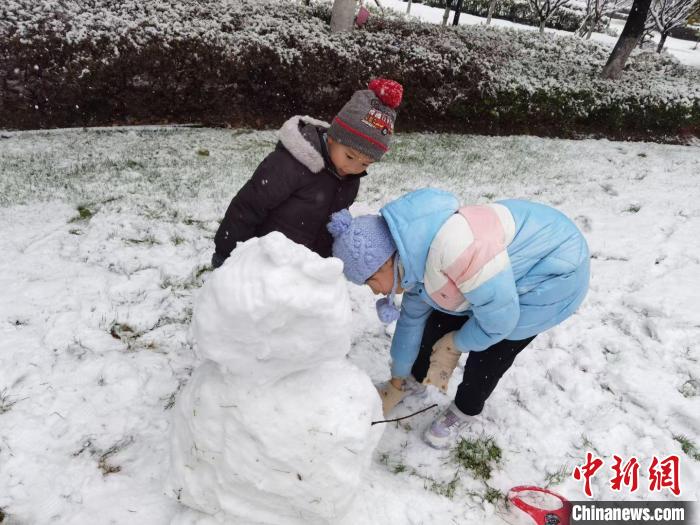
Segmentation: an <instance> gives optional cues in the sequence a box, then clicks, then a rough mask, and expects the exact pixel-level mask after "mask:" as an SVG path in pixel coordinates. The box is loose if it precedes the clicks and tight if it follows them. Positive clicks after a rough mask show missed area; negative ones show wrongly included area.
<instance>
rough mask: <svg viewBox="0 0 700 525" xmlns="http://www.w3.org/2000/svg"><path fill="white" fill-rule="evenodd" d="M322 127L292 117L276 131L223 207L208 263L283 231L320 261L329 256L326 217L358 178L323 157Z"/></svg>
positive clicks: (344, 203)
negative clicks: (263, 154)
mask: <svg viewBox="0 0 700 525" xmlns="http://www.w3.org/2000/svg"><path fill="white" fill-rule="evenodd" d="M327 127H328V125H327V124H326V123H324V122H321V121H317V120H314V119H311V118H309V117H293V118H291V119H290V120H288V121H287V122H286V123H285V124H284V125H283V126H282V128H281V129H280V133H279V136H280V142H279V143H278V144H277V147H276V148H275V151H273V152H272V153H270V154H269V155H268V156H267V157H266V158H265V159H264V160H263V161H262V163H261V164H260V165H259V166H258V168H257V169H256V170H255V173H253V176H252V177H251V178H250V179H249V180H248V182H246V183H245V185H244V186H243V187H242V188H241V189H240V190H239V192H238V193H237V194H236V196H235V197H234V198H233V200H232V201H231V204H229V207H228V210H226V215H225V216H224V220H223V221H222V222H221V225H220V226H219V230H218V231H217V232H216V237H215V238H214V242H215V243H216V253H215V255H214V258H213V259H214V260H215V261H216V260H218V261H219V263H221V262H223V260H224V259H225V258H226V257H228V256H229V255H230V254H231V251H232V250H233V249H234V248H235V247H236V244H237V243H239V242H243V241H247V240H248V239H250V238H252V237H262V236H264V235H266V234H268V233H270V232H272V231H278V232H281V233H283V234H284V235H285V236H286V237H287V238H289V239H291V240H292V241H294V242H296V243H299V244H303V245H304V246H306V247H307V248H309V249H311V250H313V251H314V252H316V253H318V254H319V255H320V256H321V257H330V256H331V248H332V244H333V239H332V237H331V235H330V233H328V230H326V224H327V223H328V221H329V220H330V215H331V214H332V213H335V212H336V211H339V210H342V209H344V208H347V207H349V206H350V205H351V204H352V203H353V202H354V200H355V197H356V196H357V191H358V189H359V186H360V178H361V177H362V176H364V175H366V173H362V174H360V175H350V176H345V177H342V176H340V175H338V173H336V171H335V168H334V167H333V164H332V163H331V161H330V159H329V157H328V151H327V149H326V144H325V141H324V139H323V133H324V132H325V131H326V129H327Z"/></svg>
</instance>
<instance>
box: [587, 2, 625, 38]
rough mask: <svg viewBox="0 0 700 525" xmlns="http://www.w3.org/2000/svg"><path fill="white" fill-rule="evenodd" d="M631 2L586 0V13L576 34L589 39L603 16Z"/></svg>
mask: <svg viewBox="0 0 700 525" xmlns="http://www.w3.org/2000/svg"><path fill="white" fill-rule="evenodd" d="M631 3H632V0H586V15H585V16H584V18H583V21H582V22H581V26H580V27H579V28H578V30H577V33H578V36H580V37H585V38H586V40H588V39H590V38H591V35H592V34H593V31H595V29H596V28H597V27H599V26H600V22H601V20H603V18H604V17H606V16H610V15H612V14H613V13H615V12H616V11H619V10H620V9H624V8H626V7H629V5H630V4H631Z"/></svg>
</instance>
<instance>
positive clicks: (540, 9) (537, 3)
mask: <svg viewBox="0 0 700 525" xmlns="http://www.w3.org/2000/svg"><path fill="white" fill-rule="evenodd" d="M527 1H528V3H529V4H530V9H532V11H533V13H534V14H535V16H536V17H537V19H538V20H539V21H540V34H542V33H544V26H545V24H546V23H547V20H549V19H550V18H551V17H552V15H553V14H554V13H556V12H557V10H558V9H559V8H560V7H562V6H565V5H566V4H568V3H569V2H570V1H571V0H527Z"/></svg>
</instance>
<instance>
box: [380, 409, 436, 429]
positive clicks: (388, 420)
mask: <svg viewBox="0 0 700 525" xmlns="http://www.w3.org/2000/svg"><path fill="white" fill-rule="evenodd" d="M436 406H438V405H437V403H433V404H432V405H430V406H429V407H425V408H424V409H422V410H419V411H418V412H414V413H413V414H409V415H407V416H403V417H397V418H396V419H382V420H381V421H372V424H371V425H370V426H374V425H378V424H379V423H393V422H394V421H401V420H402V419H408V418H409V417H413V416H417V415H418V414H421V413H422V412H427V411H428V410H430V409H431V408H435V407H436Z"/></svg>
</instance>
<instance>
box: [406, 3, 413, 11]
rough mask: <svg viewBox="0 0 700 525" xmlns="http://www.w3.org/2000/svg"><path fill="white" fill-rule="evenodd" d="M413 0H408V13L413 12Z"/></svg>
mask: <svg viewBox="0 0 700 525" xmlns="http://www.w3.org/2000/svg"><path fill="white" fill-rule="evenodd" d="M412 1H413V0H408V7H406V14H411V2H412Z"/></svg>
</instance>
